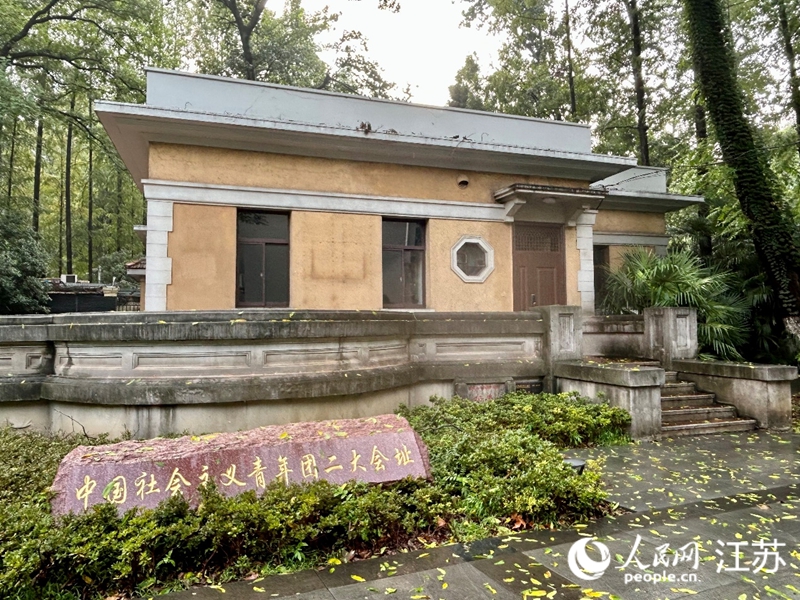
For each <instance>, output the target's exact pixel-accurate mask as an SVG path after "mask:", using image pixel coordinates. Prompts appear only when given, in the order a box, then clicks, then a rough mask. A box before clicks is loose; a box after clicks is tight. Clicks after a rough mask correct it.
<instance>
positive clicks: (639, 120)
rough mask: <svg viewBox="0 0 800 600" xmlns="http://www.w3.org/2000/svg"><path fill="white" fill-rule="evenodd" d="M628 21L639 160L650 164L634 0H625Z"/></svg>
mask: <svg viewBox="0 0 800 600" xmlns="http://www.w3.org/2000/svg"><path fill="white" fill-rule="evenodd" d="M625 6H626V8H627V9H628V23H629V25H630V28H631V41H632V43H633V48H632V50H631V66H632V67H633V85H634V91H635V92H636V131H637V132H638V134H639V161H640V162H641V163H642V165H645V166H648V165H650V143H649V141H648V136H647V102H646V99H645V85H644V74H643V73H642V28H641V25H640V23H639V7H638V5H637V4H636V0H626V1H625Z"/></svg>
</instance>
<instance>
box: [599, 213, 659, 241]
mask: <svg viewBox="0 0 800 600" xmlns="http://www.w3.org/2000/svg"><path fill="white" fill-rule="evenodd" d="M666 227H667V225H666V221H665V219H664V215H663V214H658V213H643V212H627V211H622V210H601V211H600V212H599V213H597V221H595V224H594V230H595V231H603V232H610V233H655V234H658V235H663V234H664V232H665V231H666Z"/></svg>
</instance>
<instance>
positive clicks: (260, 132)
mask: <svg viewBox="0 0 800 600" xmlns="http://www.w3.org/2000/svg"><path fill="white" fill-rule="evenodd" d="M95 111H96V113H97V115H98V117H99V118H100V121H101V122H102V123H103V126H104V127H105V128H106V131H107V132H108V134H109V136H110V137H111V139H112V141H113V142H114V144H115V146H116V147H117V150H118V151H119V153H120V156H122V158H123V160H124V161H125V164H126V165H127V166H128V169H129V170H130V171H131V174H132V175H133V177H134V180H135V181H136V183H137V185H141V181H142V180H143V179H147V177H148V159H147V157H148V145H149V144H150V143H153V142H156V143H172V144H184V145H193V146H206V147H216V148H230V149H236V150H247V151H256V152H271V153H277V154H294V155H299V156H312V157H320V158H335V159H346V160H354V161H364V162H379V163H392V164H403V165H413V166H425V167H438V168H447V169H457V170H467V171H475V172H489V173H508V174H515V175H538V176H543V177H560V178H564V179H574V180H579V181H596V180H599V179H603V178H604V177H608V176H610V175H613V174H616V173H619V172H621V171H624V170H626V169H628V168H630V167H632V166H634V165H635V159H633V158H624V157H618V156H605V155H599V154H591V153H588V152H586V153H583V152H572V151H563V150H553V149H548V148H546V147H525V146H517V145H506V144H500V143H488V142H482V141H478V140H473V139H471V138H470V137H463V138H459V139H456V138H451V139H446V138H434V137H426V136H422V135H412V134H403V133H398V132H396V131H393V130H380V129H379V130H369V131H365V130H359V129H357V128H349V127H343V126H331V125H325V124H321V125H317V124H309V123H297V122H293V121H278V120H270V119H264V118H252V117H246V116H241V115H228V114H214V113H206V112H196V111H191V110H178V109H174V108H160V107H153V106H148V105H137V104H121V103H115V102H97V103H95Z"/></svg>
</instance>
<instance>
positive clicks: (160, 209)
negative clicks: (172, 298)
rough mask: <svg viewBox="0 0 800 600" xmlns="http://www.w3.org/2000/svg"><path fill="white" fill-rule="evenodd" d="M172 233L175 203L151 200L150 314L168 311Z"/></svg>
mask: <svg viewBox="0 0 800 600" xmlns="http://www.w3.org/2000/svg"><path fill="white" fill-rule="evenodd" d="M170 231H172V202H168V201H163V200H148V201H147V249H146V251H145V256H146V258H147V266H146V270H145V303H144V307H145V310H146V311H147V312H152V311H164V310H167V286H168V285H169V284H170V283H172V259H171V258H169V256H168V254H167V239H168V237H169V232H170Z"/></svg>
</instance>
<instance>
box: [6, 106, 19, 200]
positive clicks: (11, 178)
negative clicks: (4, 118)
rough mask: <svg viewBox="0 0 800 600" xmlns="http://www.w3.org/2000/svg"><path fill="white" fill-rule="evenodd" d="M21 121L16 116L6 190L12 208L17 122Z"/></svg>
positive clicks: (12, 129) (12, 126) (12, 130)
mask: <svg viewBox="0 0 800 600" xmlns="http://www.w3.org/2000/svg"><path fill="white" fill-rule="evenodd" d="M18 121H19V119H18V118H17V117H16V116H14V123H13V125H11V152H10V153H9V155H8V189H7V190H6V202H7V204H8V206H11V188H12V185H13V183H14V153H15V151H16V148H17V122H18Z"/></svg>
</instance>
